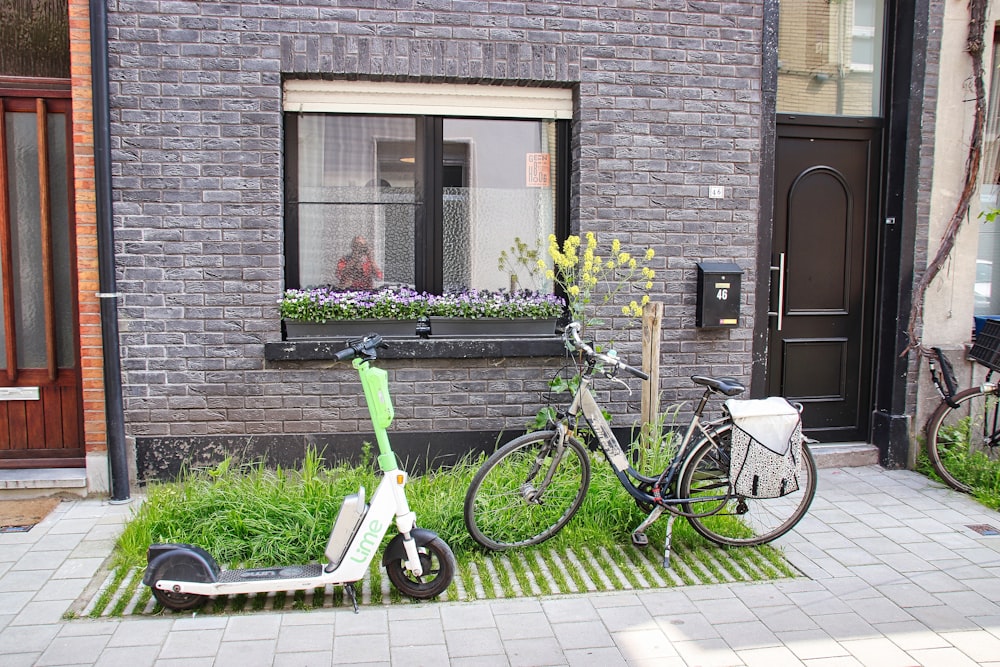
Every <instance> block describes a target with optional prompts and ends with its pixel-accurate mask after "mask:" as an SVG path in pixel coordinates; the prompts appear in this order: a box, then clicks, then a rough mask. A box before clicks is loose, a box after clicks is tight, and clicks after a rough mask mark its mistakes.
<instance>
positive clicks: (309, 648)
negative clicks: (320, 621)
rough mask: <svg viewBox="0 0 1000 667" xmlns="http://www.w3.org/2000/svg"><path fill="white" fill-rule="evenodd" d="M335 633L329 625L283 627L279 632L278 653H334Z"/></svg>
mask: <svg viewBox="0 0 1000 667" xmlns="http://www.w3.org/2000/svg"><path fill="white" fill-rule="evenodd" d="M333 637H334V631H333V627H332V626H327V625H325V624H324V625H282V626H281V629H280V630H279V631H278V644H277V647H276V648H275V650H276V651H277V652H278V653H308V652H313V651H323V652H327V653H331V654H332V653H333Z"/></svg>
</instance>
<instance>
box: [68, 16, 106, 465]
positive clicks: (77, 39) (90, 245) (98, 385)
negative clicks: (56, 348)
mask: <svg viewBox="0 0 1000 667" xmlns="http://www.w3.org/2000/svg"><path fill="white" fill-rule="evenodd" d="M69 32H70V42H69V43H70V66H71V76H72V80H73V153H74V164H75V172H76V177H75V188H76V246H77V248H76V252H77V271H78V280H79V290H80V293H79V301H80V364H81V369H80V370H81V374H82V377H83V420H84V424H83V426H84V438H85V444H86V450H87V452H88V453H91V452H99V451H104V450H106V449H107V429H106V420H105V413H104V371H103V352H102V345H101V320H100V302H99V299H98V298H97V297H96V296H95V295H96V293H97V292H99V291H100V286H99V283H98V277H97V215H96V208H95V188H94V115H93V110H92V109H93V105H92V101H93V90H92V88H91V64H90V12H89V7H88V2H87V1H86V0H69Z"/></svg>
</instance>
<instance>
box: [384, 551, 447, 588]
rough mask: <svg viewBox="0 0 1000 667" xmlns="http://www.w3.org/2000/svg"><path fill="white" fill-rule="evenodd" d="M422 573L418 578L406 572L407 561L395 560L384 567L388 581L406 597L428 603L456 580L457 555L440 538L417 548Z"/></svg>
mask: <svg viewBox="0 0 1000 667" xmlns="http://www.w3.org/2000/svg"><path fill="white" fill-rule="evenodd" d="M417 551H419V552H420V565H421V567H422V569H423V571H424V572H423V574H421V575H420V576H419V577H417V576H414V575H413V573H412V572H410V571H409V570H407V569H406V560H405V559H403V558H394V559H392V560H390V561H389V562H388V563H386V564H385V571H386V574H388V575H389V581H391V582H392V585H393V586H395V587H396V588H398V589H399V592H400V593H402V594H403V595H408V596H410V597H411V598H416V599H418V600H429V599H431V598H434V597H437V596H438V595H441V593H444V592H445V590H447V588H448V586H450V585H451V580H452V579H453V578H454V577H455V569H456V566H455V555H454V554H453V553H452V552H451V547H449V546H448V544H447V543H446V542H445V541H444V540H442V539H441V538H440V537H435V538H434V539H433V540H430V541H428V542H426V543H424V544H418V545H417Z"/></svg>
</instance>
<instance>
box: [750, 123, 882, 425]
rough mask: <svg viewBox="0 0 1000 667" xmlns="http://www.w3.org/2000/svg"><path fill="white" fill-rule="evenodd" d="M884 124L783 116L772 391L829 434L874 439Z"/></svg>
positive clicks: (778, 165)
mask: <svg viewBox="0 0 1000 667" xmlns="http://www.w3.org/2000/svg"><path fill="white" fill-rule="evenodd" d="M880 135H881V131H880V127H879V124H878V121H875V120H872V119H863V120H860V119H843V118H838V119H833V118H828V119H823V118H821V117H819V118H818V117H802V116H799V117H795V116H786V117H779V119H778V125H777V147H776V160H775V165H776V170H775V172H776V173H775V206H774V209H775V210H774V231H773V245H772V260H771V264H772V276H771V286H772V288H771V295H770V298H771V302H770V303H771V306H770V310H771V311H772V316H771V318H770V331H769V349H768V373H767V381H768V394H769V395H781V396H785V397H786V398H788V399H789V400H793V401H798V402H801V403H802V404H803V405H804V411H803V425H804V427H805V428H806V429H807V431H808V432H809V434H810V435H812V436H813V437H815V438H818V439H819V440H820V441H822V442H838V441H848V440H867V438H868V425H869V417H870V411H871V406H870V389H871V377H870V376H871V362H872V295H873V285H874V267H873V259H872V258H873V252H872V251H873V249H874V243H873V239H874V232H875V230H876V224H877V223H876V220H875V215H876V211H877V207H876V205H877V190H876V187H875V184H877V183H878V179H877V175H878V174H877V169H878V165H879V155H878V152H879V146H880Z"/></svg>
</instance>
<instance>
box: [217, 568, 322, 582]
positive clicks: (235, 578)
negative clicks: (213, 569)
mask: <svg viewBox="0 0 1000 667" xmlns="http://www.w3.org/2000/svg"><path fill="white" fill-rule="evenodd" d="M322 574H323V566H322V565H315V564H314V565H286V566H285V567H261V568H255V569H252V570H223V571H222V572H220V573H219V583H220V584H235V583H239V582H242V581H261V580H264V579H266V580H269V581H271V580H280V579H307V578H312V577H318V576H320V575H322Z"/></svg>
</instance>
